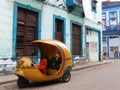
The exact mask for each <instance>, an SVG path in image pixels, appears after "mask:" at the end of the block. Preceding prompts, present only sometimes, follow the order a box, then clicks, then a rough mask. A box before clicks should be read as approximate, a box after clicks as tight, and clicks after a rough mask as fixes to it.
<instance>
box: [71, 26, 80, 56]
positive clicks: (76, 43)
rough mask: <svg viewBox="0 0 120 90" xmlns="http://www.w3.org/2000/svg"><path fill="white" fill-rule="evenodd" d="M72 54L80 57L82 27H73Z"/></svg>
mask: <svg viewBox="0 0 120 90" xmlns="http://www.w3.org/2000/svg"><path fill="white" fill-rule="evenodd" d="M72 54H73V55H80V26H78V25H75V24H73V25H72Z"/></svg>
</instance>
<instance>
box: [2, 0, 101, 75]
mask: <svg viewBox="0 0 120 90" xmlns="http://www.w3.org/2000/svg"><path fill="white" fill-rule="evenodd" d="M88 1H89V0H83V1H82V0H1V1H0V2H1V3H0V4H1V10H0V18H1V19H0V20H1V22H0V23H1V24H0V37H1V43H0V67H1V70H0V71H1V72H4V73H5V72H7V71H12V70H14V69H15V65H16V61H17V59H18V58H19V57H21V56H29V57H30V56H36V57H37V59H36V58H35V62H38V58H39V57H40V55H38V52H36V51H35V49H34V48H32V45H31V44H30V42H31V41H33V40H36V39H56V40H59V41H61V42H63V43H64V44H66V46H67V47H68V48H69V50H70V51H71V53H72V56H73V62H76V61H79V60H90V61H99V60H101V59H102V42H101V41H102V25H101V22H102V15H101V0H100V1H96V0H90V1H89V3H88ZM87 3H88V5H89V10H90V12H89V13H88V11H87V8H88V7H86V5H85V4H87ZM90 15H91V17H88V16H90ZM4 35H5V36H4Z"/></svg>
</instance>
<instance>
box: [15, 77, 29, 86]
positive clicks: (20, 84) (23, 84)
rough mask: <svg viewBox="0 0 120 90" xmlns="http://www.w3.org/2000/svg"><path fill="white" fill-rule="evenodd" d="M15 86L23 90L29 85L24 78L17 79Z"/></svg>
mask: <svg viewBox="0 0 120 90" xmlns="http://www.w3.org/2000/svg"><path fill="white" fill-rule="evenodd" d="M17 85H18V87H19V88H25V87H27V86H28V85H29V81H28V80H27V79H25V78H24V77H18V80H17Z"/></svg>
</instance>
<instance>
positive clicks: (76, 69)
mask: <svg viewBox="0 0 120 90" xmlns="http://www.w3.org/2000/svg"><path fill="white" fill-rule="evenodd" d="M109 63H112V62H105V63H98V64H94V65H88V66H83V67H79V68H75V69H72V70H71V71H78V70H82V69H86V68H91V67H95V66H100V65H105V64H109Z"/></svg>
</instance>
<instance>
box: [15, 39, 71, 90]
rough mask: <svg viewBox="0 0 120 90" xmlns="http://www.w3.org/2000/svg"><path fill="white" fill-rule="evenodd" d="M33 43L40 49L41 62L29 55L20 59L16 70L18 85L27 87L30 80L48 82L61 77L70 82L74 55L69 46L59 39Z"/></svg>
mask: <svg viewBox="0 0 120 90" xmlns="http://www.w3.org/2000/svg"><path fill="white" fill-rule="evenodd" d="M32 44H33V45H34V46H37V47H38V48H39V50H40V57H41V58H40V59H41V60H40V64H39V65H36V64H35V63H34V62H32V60H31V59H30V58H29V57H22V58H20V59H19V60H18V62H17V65H16V70H15V74H16V75H17V76H18V80H17V85H18V87H19V88H23V87H26V86H27V85H28V84H29V81H32V82H47V81H51V80H56V79H61V80H62V81H63V82H68V81H69V80H70V78H71V74H70V70H71V69H72V57H71V54H70V51H69V50H68V48H67V47H66V46H65V45H64V44H63V43H62V42H60V41H57V40H35V41H33V42H32Z"/></svg>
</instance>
